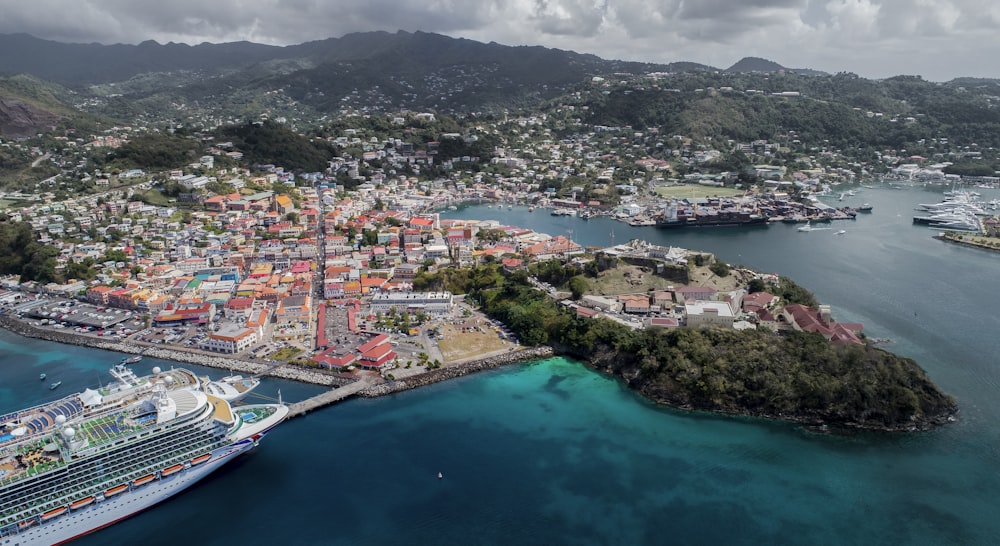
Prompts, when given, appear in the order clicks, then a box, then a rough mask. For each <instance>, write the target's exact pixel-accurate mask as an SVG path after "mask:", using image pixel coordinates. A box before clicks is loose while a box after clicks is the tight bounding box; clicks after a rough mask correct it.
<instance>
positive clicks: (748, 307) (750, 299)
mask: <svg viewBox="0 0 1000 546" xmlns="http://www.w3.org/2000/svg"><path fill="white" fill-rule="evenodd" d="M776 299H777V298H776V297H775V296H774V294H770V293H768V292H754V293H752V294H747V295H746V296H744V297H743V310H744V311H748V312H750V313H755V312H757V310H759V309H769V308H770V307H771V305H773V304H774V302H775V300H776Z"/></svg>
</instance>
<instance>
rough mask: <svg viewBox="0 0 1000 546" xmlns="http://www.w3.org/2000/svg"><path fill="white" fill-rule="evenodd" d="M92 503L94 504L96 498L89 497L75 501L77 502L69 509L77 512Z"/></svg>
mask: <svg viewBox="0 0 1000 546" xmlns="http://www.w3.org/2000/svg"><path fill="white" fill-rule="evenodd" d="M92 502H94V496H93V495H91V496H89V497H84V498H82V499H80V500H75V501H73V502H71V503H70V505H69V507H70V509H71V510H77V509H79V508H83V507H84V506H87V505H88V504H90V503H92Z"/></svg>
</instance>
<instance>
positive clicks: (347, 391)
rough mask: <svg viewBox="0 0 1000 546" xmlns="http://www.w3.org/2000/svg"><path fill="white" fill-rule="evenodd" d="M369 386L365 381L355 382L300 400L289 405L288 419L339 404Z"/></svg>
mask: <svg viewBox="0 0 1000 546" xmlns="http://www.w3.org/2000/svg"><path fill="white" fill-rule="evenodd" d="M370 386H371V384H369V383H368V381H365V380H361V381H355V382H354V383H350V384H347V385H344V386H343V387H338V388H336V389H330V390H328V391H324V392H321V393H319V394H317V395H316V396H313V397H311V398H306V399H305V400H302V401H300V402H295V403H293V404H289V405H288V418H289V419H291V418H292V417H298V416H300V415H305V414H306V413H309V412H310V411H312V410H315V409H319V408H322V407H324V406H329V405H330V404H333V403H336V402H340V401H341V400H344V399H345V398H348V397H350V396H353V395H355V394H357V393H359V392H361V391H363V390H365V389H367V388H368V387H370Z"/></svg>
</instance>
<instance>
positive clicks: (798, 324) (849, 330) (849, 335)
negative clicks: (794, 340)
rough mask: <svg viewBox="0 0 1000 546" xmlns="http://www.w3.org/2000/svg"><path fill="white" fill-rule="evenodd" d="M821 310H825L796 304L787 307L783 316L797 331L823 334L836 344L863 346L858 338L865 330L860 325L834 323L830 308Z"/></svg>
mask: <svg viewBox="0 0 1000 546" xmlns="http://www.w3.org/2000/svg"><path fill="white" fill-rule="evenodd" d="M821 308H822V309H823V310H822V311H819V310H816V309H813V308H811V307H806V306H804V305H800V304H797V303H796V304H792V305H786V306H785V309H784V310H783V311H782V313H781V316H782V317H783V318H784V319H785V321H786V322H787V323H788V324H789V325H791V327H792V328H794V329H796V330H799V331H802V332H811V333H817V334H821V335H822V336H823V337H825V338H826V339H828V340H830V341H832V342H834V343H855V344H858V345H861V344H862V341H861V340H860V339H859V338H858V336H857V334H859V333H861V330H862V328H863V327H862V326H861V325H860V324H846V323H845V324H841V323H837V322H834V321H833V320H832V319H831V318H830V316H829V310H828V308H826V306H821Z"/></svg>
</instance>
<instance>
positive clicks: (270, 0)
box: [0, 0, 1000, 80]
mask: <svg viewBox="0 0 1000 546" xmlns="http://www.w3.org/2000/svg"><path fill="white" fill-rule="evenodd" d="M0 13H2V14H3V16H2V17H0V32H8V33H9V32H27V33H30V34H33V35H35V36H38V37H41V38H48V39H53V40H59V41H68V42H100V43H118V42H123V43H138V42H141V41H144V40H150V39H152V40H156V41H158V42H161V43H166V42H169V41H174V42H184V43H190V44H195V43H200V42H204V41H208V42H227V41H235V40H249V41H255V42H261V43H268V44H293V43H301V42H305V41H309V40H317V39H323V38H328V37H333V36H341V35H343V34H347V33H350V32H364V31H370V30H386V31H396V30H408V31H415V30H423V31H427V32H439V33H442V34H447V35H450V36H456V37H459V36H460V37H466V38H470V39H475V40H481V41H496V42H499V43H504V44H510V45H544V46H548V47H558V48H562V49H572V50H576V51H580V52H586V53H594V54H597V55H600V56H602V57H606V58H617V59H629V60H640V61H651V62H673V61H695V62H702V63H705V64H711V65H714V66H720V67H725V66H729V65H730V64H732V63H733V62H735V61H736V60H738V59H739V58H740V57H743V56H746V55H754V56H760V57H766V58H769V59H773V60H775V61H777V62H779V63H781V64H784V65H785V66H792V67H810V68H817V69H820V70H827V71H830V72H837V71H841V70H847V71H852V72H857V73H859V74H861V75H864V76H869V77H886V76H891V75H894V74H899V73H907V74H923V75H924V76H925V77H928V78H930V79H935V80H943V79H948V78H952V77H956V76H960V75H974V76H987V77H1000V69H998V68H995V67H994V66H991V65H990V63H982V62H977V61H976V60H975V59H974V58H973V55H972V54H971V53H972V52H976V55H975V57H976V58H979V59H990V58H995V57H996V56H997V55H998V54H1000V35H998V34H997V33H996V32H995V30H993V29H995V28H996V27H997V26H998V25H1000V3H997V2H995V1H994V0H424V1H422V2H419V3H417V2H415V1H413V0H409V1H408V0H392V1H387V0H339V1H337V2H328V1H324V0H213V1H211V2H205V1H204V0H170V1H165V0H161V1H159V2H136V1H135V0H78V1H75V2H66V1H65V0H32V1H30V2H24V1H23V0H0Z"/></svg>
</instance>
